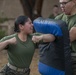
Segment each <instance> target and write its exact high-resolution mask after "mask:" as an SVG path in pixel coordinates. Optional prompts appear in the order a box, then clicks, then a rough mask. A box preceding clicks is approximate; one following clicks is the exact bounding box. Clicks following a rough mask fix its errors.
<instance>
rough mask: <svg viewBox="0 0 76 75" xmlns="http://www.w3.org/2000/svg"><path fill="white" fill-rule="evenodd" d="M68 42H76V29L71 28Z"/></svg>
mask: <svg viewBox="0 0 76 75" xmlns="http://www.w3.org/2000/svg"><path fill="white" fill-rule="evenodd" d="M69 35H70V41H71V42H72V41H74V40H76V27H72V28H71V29H70V31H69Z"/></svg>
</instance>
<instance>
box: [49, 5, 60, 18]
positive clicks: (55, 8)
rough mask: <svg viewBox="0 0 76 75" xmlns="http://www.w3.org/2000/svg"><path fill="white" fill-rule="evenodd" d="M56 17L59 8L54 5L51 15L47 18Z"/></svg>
mask: <svg viewBox="0 0 76 75" xmlns="http://www.w3.org/2000/svg"><path fill="white" fill-rule="evenodd" d="M57 15H59V7H58V5H54V6H53V10H52V14H51V15H50V16H49V18H51V19H54V18H55V17H56V16H57Z"/></svg>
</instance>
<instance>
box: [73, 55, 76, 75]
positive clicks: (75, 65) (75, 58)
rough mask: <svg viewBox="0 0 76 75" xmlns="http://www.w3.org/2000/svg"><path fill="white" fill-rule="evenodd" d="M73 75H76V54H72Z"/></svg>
mask: <svg viewBox="0 0 76 75" xmlns="http://www.w3.org/2000/svg"><path fill="white" fill-rule="evenodd" d="M72 68H73V75H76V56H75V55H74V56H72Z"/></svg>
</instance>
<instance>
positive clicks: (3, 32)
mask: <svg viewBox="0 0 76 75" xmlns="http://www.w3.org/2000/svg"><path fill="white" fill-rule="evenodd" d="M5 35H6V34H5V31H4V30H0V39H1V38H3V37H4V36H5Z"/></svg>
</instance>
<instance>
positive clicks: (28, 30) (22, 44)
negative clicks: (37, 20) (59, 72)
mask: <svg viewBox="0 0 76 75" xmlns="http://www.w3.org/2000/svg"><path fill="white" fill-rule="evenodd" d="M14 31H15V32H16V33H15V34H12V35H9V36H5V37H4V38H2V39H1V40H0V50H3V49H6V50H7V53H8V63H7V64H6V66H4V68H3V69H2V70H1V71H0V75H30V64H31V61H32V58H33V54H34V51H35V48H36V42H40V41H41V40H42V41H43V42H49V41H52V40H53V39H54V37H53V35H51V34H42V35H38V36H36V37H34V36H33V34H32V32H33V24H32V21H31V19H30V18H29V17H27V16H19V17H18V18H17V19H16V21H15V28H14ZM47 36H48V37H47ZM34 39H36V40H35V41H34V42H33V40H34Z"/></svg>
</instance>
